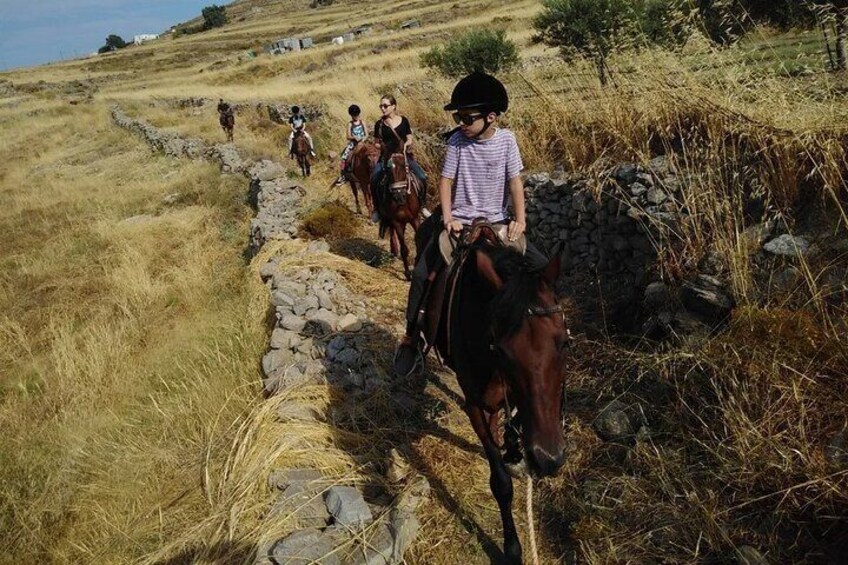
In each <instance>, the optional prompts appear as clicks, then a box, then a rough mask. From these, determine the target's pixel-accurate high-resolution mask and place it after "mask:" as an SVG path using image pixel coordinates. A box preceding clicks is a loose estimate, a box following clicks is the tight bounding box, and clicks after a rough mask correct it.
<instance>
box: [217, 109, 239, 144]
mask: <svg viewBox="0 0 848 565" xmlns="http://www.w3.org/2000/svg"><path fill="white" fill-rule="evenodd" d="M218 123H219V124H221V129H223V130H224V133H225V134H227V142H229V143H232V141H233V130H234V129H235V127H236V117H235V115H234V114H233V112H232V110H230V111H229V112H220V113H219V115H218Z"/></svg>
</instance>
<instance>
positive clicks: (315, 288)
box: [112, 107, 430, 565]
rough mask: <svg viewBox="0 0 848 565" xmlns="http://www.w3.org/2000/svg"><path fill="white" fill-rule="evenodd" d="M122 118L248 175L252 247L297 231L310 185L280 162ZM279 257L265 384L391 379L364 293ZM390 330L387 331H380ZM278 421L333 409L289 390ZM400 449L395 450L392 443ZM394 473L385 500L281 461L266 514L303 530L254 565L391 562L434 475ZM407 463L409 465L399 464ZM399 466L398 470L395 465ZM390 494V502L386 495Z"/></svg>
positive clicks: (310, 418)
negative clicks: (377, 351)
mask: <svg viewBox="0 0 848 565" xmlns="http://www.w3.org/2000/svg"><path fill="white" fill-rule="evenodd" d="M112 117H113V119H114V121H115V123H116V124H118V125H119V126H121V127H124V128H126V129H129V130H131V131H134V132H136V133H138V134H139V135H141V136H142V137H143V138H144V139H145V141H146V142H147V143H148V144H149V145H150V146H151V147H153V148H154V149H155V150H158V151H161V152H163V153H166V154H168V155H171V156H174V157H187V158H191V159H207V160H211V161H213V162H217V163H218V164H219V165H220V167H221V170H222V172H224V173H238V174H242V175H244V176H245V177H247V178H248V179H249V185H248V190H247V192H248V196H247V198H248V200H249V201H250V202H251V204H252V205H253V206H254V207H255V208H256V210H257V214H256V217H255V218H254V219H253V220H252V221H251V224H250V236H249V250H250V251H251V252H252V253H256V252H257V251H259V250H260V249H261V248H262V246H263V245H265V244H266V243H267V242H268V241H270V240H274V239H277V240H280V239H282V240H286V239H292V238H295V237H296V233H297V214H298V209H299V201H300V198H301V197H302V195H303V188H302V187H300V186H298V185H297V184H295V183H292V182H291V181H289V180H288V179H287V178H286V170H285V168H284V167H283V165H281V164H280V163H277V162H273V161H267V160H262V161H258V162H253V161H251V160H250V159H247V158H245V157H243V156H242V155H240V153H239V151H238V149H237V148H236V147H235V145H233V144H223V145H214V146H208V145H206V144H205V143H204V142H203V141H202V140H199V139H184V138H181V137H179V136H177V135H175V134H173V133H170V132H164V131H161V130H159V129H158V128H155V127H153V126H152V125H150V124H149V123H147V122H144V121H142V120H136V119H133V118H130V117H129V116H127V115H126V114H125V113H124V112H123V111H122V110H121V109H120V108H118V107H114V108H113V109H112ZM300 254H301V256H302V258H303V260H304V262H306V263H321V262H322V261H321V259H322V257H324V256H326V254H329V246H328V245H327V244H326V243H324V242H313V243H310V244H309V245H306V246H304V247H303V249H302V251H300ZM281 259H282V257H281V256H280V255H276V256H273V257H271V259H269V260H268V261H267V262H266V263H265V264H263V265H262V266H261V267H260V276H261V277H262V280H263V281H264V282H265V284H266V286H267V288H268V292H269V295H270V303H271V306H272V307H273V308H274V312H275V318H274V320H275V321H274V329H273V331H272V333H271V339H270V344H269V350H268V352H267V353H266V354H265V355H264V356H263V358H262V362H261V365H262V373H263V385H264V389H265V392H266V394H267V395H269V396H273V395H277V394H279V393H282V392H285V391H286V390H290V389H292V388H293V387H301V386H305V385H309V384H326V385H330V386H333V387H336V388H338V389H340V390H343V391H344V398H346V399H348V400H347V401H348V402H357V398H361V395H368V394H372V393H373V392H374V391H376V390H378V389H381V388H386V387H387V386H388V384H389V383H388V381H387V380H386V374H385V372H384V371H381V370H379V369H378V368H377V364H376V360H375V359H374V357H373V351H374V348H373V347H369V343H368V335H369V334H379V333H380V331H379V328H377V327H376V325H375V324H373V322H371V321H370V320H369V319H368V317H367V316H366V314H365V311H366V304H365V299H364V298H363V297H361V296H356V295H355V294H354V293H352V292H351V291H350V290H349V289H347V287H346V286H345V285H344V281H343V279H342V278H341V277H339V275H338V274H337V273H335V272H334V271H332V270H330V269H327V268H301V269H297V270H294V271H290V270H286V269H283V268H281V267H280V263H281ZM381 339H384V338H381ZM277 416H278V419H279V421H280V422H283V423H289V422H311V423H313V424H314V425H324V424H323V422H325V421H326V420H327V415H324V414H320V413H318V411H317V410H316V409H315V408H314V407H313V406H310V405H307V404H302V403H300V402H298V401H297V400H291V399H288V398H287V399H286V400H285V401H283V402H280V403H279V405H278V406H277ZM393 451H394V450H393ZM386 468H387V469H388V470H389V471H388V473H387V477H386V479H387V482H388V483H389V484H391V485H392V487H393V490H394V491H395V492H397V493H398V494H397V496H394V497H392V496H388V497H386V496H383V497H381V498H380V502H377V501H375V499H374V497H373V496H372V497H370V501H366V497H365V496H364V493H363V492H362V491H361V490H360V489H359V488H356V487H354V486H350V485H349V484H338V483H336V481H334V480H333V479H331V478H327V477H324V476H323V475H322V473H321V472H320V471H319V470H317V469H305V468H298V469H276V470H274V471H273V472H272V473H271V475H270V476H269V477H268V488H269V491H270V492H271V493H272V495H273V496H272V498H273V501H272V502H271V504H270V505H269V507H268V509H267V511H266V513H265V520H266V521H268V523H269V524H270V523H271V522H272V521H276V520H278V519H279V518H280V517H281V516H285V517H287V518H290V519H292V520H293V521H294V522H295V523H296V524H297V527H298V529H296V530H295V531H292V532H290V533H289V534H288V535H286V536H284V537H282V538H279V539H277V538H276V537H273V536H272V537H271V538H270V539H267V540H266V541H264V542H262V543H260V544H259V546H258V548H257V553H256V556H255V561H254V563H255V564H256V565H271V564H275V565H284V564H294V563H307V562H321V563H325V564H335V563H338V564H340V565H354V564H358V563H368V564H370V565H388V564H394V563H402V562H403V555H404V552H405V551H406V549H407V548H408V547H409V545H410V544H411V543H412V542H413V541H414V539H415V537H416V535H417V533H418V530H419V527H420V524H419V522H418V519H417V518H416V515H415V511H416V509H417V507H418V506H419V504H420V503H421V501H422V500H423V499H424V498H425V497H426V496H428V494H429V490H430V487H429V483H428V482H427V479H426V478H425V477H423V476H422V475H420V474H417V473H415V472H414V471H410V470H409V469H408V464H406V463H405V462H404V461H403V458H402V457H401V456H400V455H399V454H398V453H397V452H393V453H390V454H387V461H386ZM399 468H406V469H407V470H406V471H405V472H403V473H398V472H396V470H397V469H399ZM393 470H394V471H393ZM386 500H388V502H386Z"/></svg>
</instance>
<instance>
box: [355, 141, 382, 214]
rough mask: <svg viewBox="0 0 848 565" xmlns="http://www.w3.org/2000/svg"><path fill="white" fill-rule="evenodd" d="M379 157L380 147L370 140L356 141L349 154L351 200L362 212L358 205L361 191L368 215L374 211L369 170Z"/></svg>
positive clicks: (372, 168) (357, 209)
mask: <svg viewBox="0 0 848 565" xmlns="http://www.w3.org/2000/svg"><path fill="white" fill-rule="evenodd" d="M379 159H380V148H379V146H377V145H376V144H375V143H374V142H372V141H363V142H361V143H358V144H357V145H356V147H355V148H354V149H353V152H352V153H351V155H350V171H351V174H350V175H349V176H348V182H350V190H351V191H352V192H353V200H354V202H356V211H357V212H359V213H362V209H361V208H360V206H359V193H360V192H361V193H362V200H364V201H365V209H366V210H367V211H368V216H369V217H370V216H371V213H372V212H373V211H374V201H373V199H372V198H371V189H370V184H369V183H370V182H371V171H373V170H374V167H375V166H376V165H377V161H378V160H379Z"/></svg>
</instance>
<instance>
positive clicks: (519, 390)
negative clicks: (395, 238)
mask: <svg viewBox="0 0 848 565" xmlns="http://www.w3.org/2000/svg"><path fill="white" fill-rule="evenodd" d="M496 241H497V237H496V236H495V237H494V238H488V242H484V241H483V240H482V239H481V240H478V242H477V243H473V244H471V245H467V246H464V247H462V248H461V252H460V253H459V256H458V258H457V259H456V260H455V263H454V265H455V267H454V268H453V270H452V273H453V274H454V278H455V280H456V282H455V285H454V283H453V282H452V283H451V286H453V288H454V289H455V290H454V293H453V296H452V297H450V298H446V299H445V301H444V302H443V304H444V307H443V308H442V309H440V310H441V312H442V314H441V316H440V319H439V323H438V332H437V334H436V337H435V339H433V341H434V342H435V344H434V345H435V346H436V347H437V348H438V351H439V353H440V354H441V356H442V358H443V359H444V360H445V362H446V363H447V365H448V366H449V367H450V368H451V369H453V371H454V372H455V373H456V376H457V380H458V381H459V385H460V387H461V388H462V391H463V394H464V396H465V411H466V413H467V414H468V417H469V419H470V420H471V425H472V427H473V428H474V432H475V433H476V434H477V436H478V437H479V438H480V441H481V442H482V444H483V450H484V451H485V453H486V458H487V459H488V461H489V468H490V471H491V474H490V479H489V485H490V487H491V489H492V493H493V494H494V496H495V499H496V500H497V502H498V507H499V509H500V514H501V520H502V522H503V532H504V555H505V556H506V560H507V562H508V563H521V543H520V542H519V540H518V534H517V532H516V528H515V522H514V520H513V517H512V497H513V489H512V478H511V476H510V474H509V472H508V470H507V469H508V466H507V463H508V462H509V463H516V462H518V461H521V459H523V463H524V464H525V466H526V468H527V469H528V471H529V472H530V473H531V475H533V476H537V477H538V476H551V475H555V474H556V473H557V472H558V470H559V468H560V467H561V466H562V463H563V460H564V449H565V440H564V438H563V427H562V410H563V404H564V401H563V399H564V386H565V383H564V375H563V368H564V364H565V346H566V343H567V341H568V333H567V330H566V327H565V315H564V313H563V310H562V307H561V306H559V304H558V303H557V300H556V297H555V296H554V293H553V288H554V283H555V282H556V279H557V277H558V275H559V268H560V260H559V253H556V254H555V255H554V258H553V259H552V260H551V261H550V262H549V263H548V264H547V266H546V267H544V268H543V269H541V270H539V269H538V268H536V269H534V268H533V267H531V266H530V264H529V263H528V262H527V259H526V258H525V257H524V256H523V255H521V253H519V252H518V251H515V250H513V249H509V248H506V247H503V246H502V245H500V244H499V242H498V243H497V244H493V243H492V242H496ZM428 315H433V313H432V312H431V313H430V314H428ZM501 411H503V412H504V415H505V419H506V422H505V427H504V430H505V431H504V434H503V435H504V436H505V437H506V438H507V439H501V438H500V435H501V434H500V433H499V429H500V413H501ZM502 450H503V451H504V452H505V453H502Z"/></svg>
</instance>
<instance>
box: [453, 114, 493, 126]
mask: <svg viewBox="0 0 848 565" xmlns="http://www.w3.org/2000/svg"><path fill="white" fill-rule="evenodd" d="M485 115H486V114H460V113H459V112H454V113H453V114H452V116H453V122H454V123H455V124H458V123H460V122H461V123H462V124H463V125H466V126H470V125H471V124H473V123H474V122H476V121H477V120H479V119H480V118H482V117H484V116H485Z"/></svg>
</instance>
